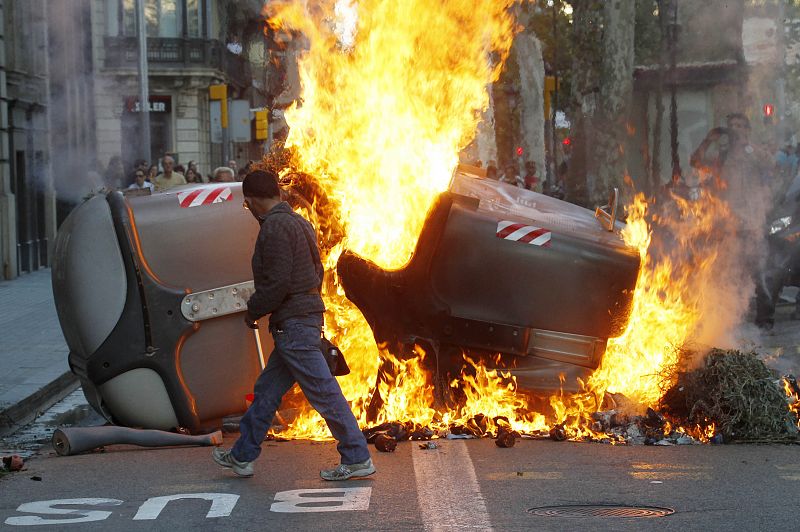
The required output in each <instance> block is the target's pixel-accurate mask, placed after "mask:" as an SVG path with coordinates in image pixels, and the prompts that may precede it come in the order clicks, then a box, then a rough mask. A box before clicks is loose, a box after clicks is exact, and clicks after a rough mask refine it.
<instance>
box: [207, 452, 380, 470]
mask: <svg viewBox="0 0 800 532" xmlns="http://www.w3.org/2000/svg"><path fill="white" fill-rule="evenodd" d="M211 458H213V459H214V461H215V462H216V463H217V464H219V465H221V466H222V467H230V468H231V469H233V472H234V473H236V474H237V475H239V476H240V477H252V476H253V462H240V461H239V460H237V459H236V458H234V457H233V455H232V454H231V452H230V451H226V450H225V449H222V448H220V447H216V448H214V450H213V451H211ZM373 471H374V470H373Z"/></svg>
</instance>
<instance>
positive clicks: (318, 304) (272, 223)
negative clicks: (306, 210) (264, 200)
mask: <svg viewBox="0 0 800 532" xmlns="http://www.w3.org/2000/svg"><path fill="white" fill-rule="evenodd" d="M259 221H260V223H261V230H260V231H259V233H258V239H257V240H256V248H255V251H254V253H253V281H254V283H255V288H256V291H255V293H254V294H253V295H252V296H251V297H250V300H249V301H248V302H247V310H248V313H249V314H250V317H251V318H253V319H257V318H260V317H262V316H265V315H267V314H271V316H270V318H269V321H270V324H271V325H272V326H279V325H280V324H281V323H282V322H283V321H284V320H286V319H287V318H292V317H295V316H303V315H306V314H315V313H321V312H324V311H325V304H324V303H323V302H322V298H321V297H320V295H319V289H320V287H321V286H322V275H323V272H324V270H323V268H322V262H321V261H320V257H319V249H318V248H317V242H316V236H315V233H314V228H313V227H312V226H311V224H310V223H308V221H307V220H306V219H305V218H303V217H302V216H300V215H299V214H296V213H295V212H293V211H292V209H291V207H289V204H288V203H286V202H285V201H284V202H281V203H279V204H277V205H276V206H275V207H273V208H272V209H270V211H269V212H268V213H267V214H265V215H264V216H263V217H262V218H260V219H259Z"/></svg>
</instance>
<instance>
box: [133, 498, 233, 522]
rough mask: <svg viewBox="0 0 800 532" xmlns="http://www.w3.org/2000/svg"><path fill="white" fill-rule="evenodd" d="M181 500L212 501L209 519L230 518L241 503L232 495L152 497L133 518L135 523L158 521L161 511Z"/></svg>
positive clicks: (207, 516)
mask: <svg viewBox="0 0 800 532" xmlns="http://www.w3.org/2000/svg"><path fill="white" fill-rule="evenodd" d="M180 499H203V500H207V501H211V508H210V509H209V510H208V513H207V514H206V518H209V517H228V516H229V515H231V512H232V511H233V507H234V506H236V503H237V502H238V501H239V496H238V495H234V494H232V493H179V494H177V495H165V496H164V497H151V498H149V499H147V500H146V501H144V503H142V505H141V506H140V507H139V511H138V512H136V515H134V516H133V520H134V521H144V520H149V519H156V518H158V515H159V514H160V513H161V510H163V509H164V507H165V506H166V505H167V503H168V502H169V501H177V500H180Z"/></svg>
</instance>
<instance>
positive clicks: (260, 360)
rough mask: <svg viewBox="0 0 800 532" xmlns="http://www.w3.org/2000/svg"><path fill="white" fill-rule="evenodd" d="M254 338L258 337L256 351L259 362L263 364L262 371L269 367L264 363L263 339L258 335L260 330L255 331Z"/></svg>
mask: <svg viewBox="0 0 800 532" xmlns="http://www.w3.org/2000/svg"><path fill="white" fill-rule="evenodd" d="M253 336H255V337H256V349H258V360H259V362H261V370H262V371H263V370H264V368H266V367H267V365H266V363H264V350H263V349H261V337H260V336H259V335H258V329H253Z"/></svg>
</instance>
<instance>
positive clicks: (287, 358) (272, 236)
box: [212, 170, 375, 480]
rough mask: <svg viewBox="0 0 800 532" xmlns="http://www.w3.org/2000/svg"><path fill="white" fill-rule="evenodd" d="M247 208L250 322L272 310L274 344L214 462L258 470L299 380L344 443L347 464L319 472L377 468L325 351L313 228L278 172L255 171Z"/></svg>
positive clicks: (346, 474)
mask: <svg viewBox="0 0 800 532" xmlns="http://www.w3.org/2000/svg"><path fill="white" fill-rule="evenodd" d="M242 192H243V194H244V207H245V208H246V209H248V210H249V211H250V213H251V214H252V215H253V216H254V217H255V218H256V220H258V223H259V224H260V225H261V230H260V231H259V234H258V239H257V240H256V247H255V252H254V253H253V262H252V265H253V279H254V281H255V293H254V294H253V296H252V297H251V298H250V300H249V301H248V302H247V313H246V314H245V323H246V324H247V325H248V326H249V327H251V328H257V327H258V324H257V320H258V319H259V318H261V317H262V316H265V315H267V314H270V318H269V330H270V332H271V333H272V337H273V339H274V341H275V349H274V350H273V351H272V353H271V354H270V357H269V362H268V363H267V367H266V368H265V369H264V371H263V372H262V373H261V375H260V376H259V377H258V380H257V381H256V384H255V390H254V391H255V393H254V395H255V398H254V399H253V402H252V404H251V405H250V408H248V409H247V412H246V413H245V414H244V416H243V417H242V420H241V422H240V423H239V430H240V432H241V434H240V436H239V439H238V440H236V443H235V444H234V446H233V448H232V449H230V450H223V449H220V448H217V449H214V451H213V453H212V456H213V458H214V461H215V462H216V463H217V464H219V465H221V466H223V467H229V468H231V469H233V471H234V473H236V474H237V475H239V476H243V477H250V476H253V461H254V460H255V459H256V458H258V455H259V454H260V453H261V442H262V441H264V437H265V436H266V434H267V431H268V430H269V427H270V424H271V423H272V419H273V417H274V416H275V411H276V410H277V408H278V405H280V402H281V399H282V398H283V396H284V394H286V392H288V391H289V389H290V388H291V387H292V386H293V385H294V383H295V382H297V383H298V384H299V385H300V389H301V390H302V391H303V393H304V394H305V396H306V398H307V399H308V402H309V403H310V404H311V406H313V407H314V408H315V409H316V410H317V411H318V412H319V413H320V414H321V415H322V417H323V418H324V419H325V422H326V423H327V424H328V428H329V429H330V431H331V434H332V435H333V437H334V438H336V440H337V441H338V446H337V449H338V450H339V454H340V455H341V464H340V465H339V466H337V467H335V468H333V469H327V470H323V471H320V476H321V477H322V478H323V479H325V480H347V479H349V478H351V477H365V476H367V475H371V474H373V473H374V472H375V466H374V465H373V464H372V459H371V458H370V455H369V450H368V449H367V441H366V439H365V438H364V435H363V434H362V433H361V430H359V428H358V423H357V422H356V419H355V416H354V415H353V413H352V411H351V410H350V406H349V405H348V404H347V400H346V399H345V398H344V395H343V394H342V390H341V388H339V383H338V382H337V381H336V379H335V378H334V377H333V375H331V372H330V369H328V365H327V363H326V362H325V359H324V358H323V355H322V352H321V351H320V337H321V328H322V313H323V311H324V310H325V305H324V303H323V302H322V298H321V297H320V293H319V290H320V287H321V286H322V275H323V273H324V270H323V267H322V262H321V261H320V256H319V249H318V248H317V243H316V237H315V235H314V229H313V227H312V226H311V224H310V223H308V221H306V220H305V219H304V218H303V217H302V216H300V215H299V214H296V213H294V212H293V211H292V209H291V207H289V204H288V203H286V202H284V201H281V190H280V187H279V186H278V176H277V175H276V174H275V173H274V172H271V171H263V170H256V171H253V172H250V173H249V174H247V176H246V177H245V179H244V182H243V183H242Z"/></svg>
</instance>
